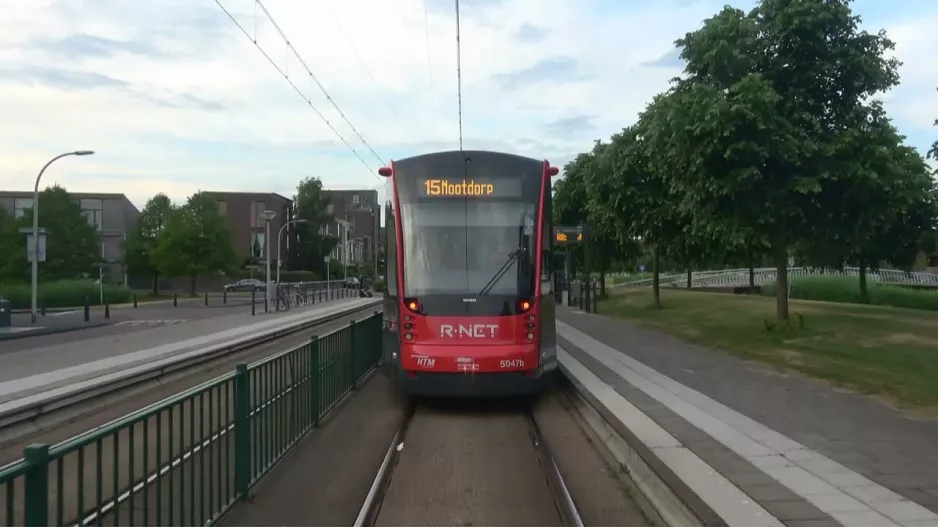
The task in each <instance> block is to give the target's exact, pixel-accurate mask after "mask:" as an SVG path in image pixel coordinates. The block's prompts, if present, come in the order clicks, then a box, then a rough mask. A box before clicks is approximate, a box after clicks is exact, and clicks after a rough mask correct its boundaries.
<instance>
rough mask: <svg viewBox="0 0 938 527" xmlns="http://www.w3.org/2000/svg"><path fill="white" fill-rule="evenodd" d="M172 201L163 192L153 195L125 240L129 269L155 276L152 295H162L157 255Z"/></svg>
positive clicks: (171, 210)
mask: <svg viewBox="0 0 938 527" xmlns="http://www.w3.org/2000/svg"><path fill="white" fill-rule="evenodd" d="M173 210H174V207H173V203H172V201H170V199H169V197H168V196H167V195H166V194H163V193H162V192H161V193H159V194H157V195H155V196H153V197H152V198H150V199H149V200H148V201H147V204H146V205H145V206H144V207H143V210H142V211H141V212H140V216H139V217H138V218H137V222H136V223H135V224H134V226H133V228H132V229H131V231H130V232H129V233H128V235H127V240H126V241H125V242H124V263H125V265H127V269H128V271H130V272H131V273H135V274H148V275H151V276H152V277H153V294H154V295H157V294H159V288H160V281H159V278H160V272H159V269H158V268H157V266H156V261H155V258H154V255H155V254H156V249H157V243H158V242H159V237H160V233H162V232H163V230H164V229H166V226H167V225H168V224H169V221H170V218H171V217H172V214H173Z"/></svg>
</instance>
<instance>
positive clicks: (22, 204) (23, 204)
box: [13, 198, 33, 218]
mask: <svg viewBox="0 0 938 527" xmlns="http://www.w3.org/2000/svg"><path fill="white" fill-rule="evenodd" d="M31 208H33V199H32V198H14V199H13V216H14V217H16V218H22V217H23V215H24V214H26V209H31Z"/></svg>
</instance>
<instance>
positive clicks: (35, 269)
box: [27, 150, 94, 323]
mask: <svg viewBox="0 0 938 527" xmlns="http://www.w3.org/2000/svg"><path fill="white" fill-rule="evenodd" d="M90 155H94V150H75V151H74V152H66V153H64V154H59V155H57V156H55V157H53V158H52V159H50V160H49V162H48V163H46V164H45V166H43V167H42V170H40V171H39V175H38V176H36V185H35V186H34V187H33V207H32V208H33V262H32V263H33V264H32V275H33V276H32V310H31V312H32V317H31V318H32V321H33V323H35V322H36V315H37V312H36V304H37V302H36V301H37V298H38V296H39V180H41V179H42V174H43V173H44V172H45V171H46V169H47V168H49V165H51V164H52V163H54V162H56V161H57V160H59V159H62V158H63V157H68V156H90ZM27 255H28V251H27Z"/></svg>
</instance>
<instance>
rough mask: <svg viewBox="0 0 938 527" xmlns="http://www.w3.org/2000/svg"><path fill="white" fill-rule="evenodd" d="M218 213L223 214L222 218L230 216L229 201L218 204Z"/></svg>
mask: <svg viewBox="0 0 938 527" xmlns="http://www.w3.org/2000/svg"><path fill="white" fill-rule="evenodd" d="M218 213H219V214H221V215H222V216H224V215H226V214H228V202H227V201H219V202H218Z"/></svg>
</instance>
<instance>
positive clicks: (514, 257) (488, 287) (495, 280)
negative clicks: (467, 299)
mask: <svg viewBox="0 0 938 527" xmlns="http://www.w3.org/2000/svg"><path fill="white" fill-rule="evenodd" d="M527 250H528V248H527V247H519V248H518V249H517V250H515V251H512V252H511V254H509V255H508V260H506V261H505V263H504V264H502V266H501V267H500V268H499V269H498V271H495V275H494V276H492V278H491V279H490V280H489V281H488V283H487V284H485V287H483V288H482V291H479V296H482V295H487V294H489V291H491V290H492V288H493V287H495V284H497V283H498V281H499V280H501V279H502V277H503V276H505V273H507V272H508V269H509V268H510V267H511V264H512V263H513V262H514V261H515V260H517V259H518V258H519V257H520V256H521V255H522V254H523V253H525V252H527Z"/></svg>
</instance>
